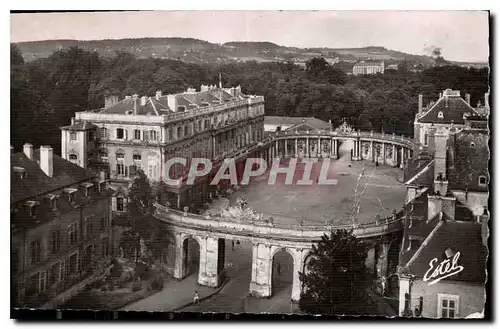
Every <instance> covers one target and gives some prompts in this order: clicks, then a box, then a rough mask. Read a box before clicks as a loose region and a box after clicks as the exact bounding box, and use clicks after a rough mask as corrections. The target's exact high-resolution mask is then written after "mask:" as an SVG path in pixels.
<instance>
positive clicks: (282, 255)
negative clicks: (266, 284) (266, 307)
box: [271, 249, 293, 300]
mask: <svg viewBox="0 0 500 329" xmlns="http://www.w3.org/2000/svg"><path fill="white" fill-rule="evenodd" d="M292 284H293V257H292V255H290V254H289V253H288V252H287V251H285V250H283V249H282V250H280V251H278V252H277V253H275V254H274V256H273V262H272V285H271V287H272V290H271V295H272V296H273V297H278V296H279V297H280V299H287V300H290V299H291V295H292Z"/></svg>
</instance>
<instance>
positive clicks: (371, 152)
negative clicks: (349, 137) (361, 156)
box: [370, 131, 375, 162]
mask: <svg viewBox="0 0 500 329" xmlns="http://www.w3.org/2000/svg"><path fill="white" fill-rule="evenodd" d="M372 133H373V131H372ZM370 158H371V159H372V162H373V161H374V160H375V157H374V156H373V141H370Z"/></svg>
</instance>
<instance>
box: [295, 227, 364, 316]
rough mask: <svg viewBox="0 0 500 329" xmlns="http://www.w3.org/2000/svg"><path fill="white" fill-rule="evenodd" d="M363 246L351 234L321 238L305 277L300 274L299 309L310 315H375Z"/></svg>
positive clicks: (333, 233)
mask: <svg viewBox="0 0 500 329" xmlns="http://www.w3.org/2000/svg"><path fill="white" fill-rule="evenodd" d="M366 252H367V248H366V245H365V244H364V243H363V242H362V241H361V240H359V239H357V238H356V237H355V236H354V235H353V234H352V231H347V230H339V231H335V232H331V233H330V235H329V236H328V235H324V236H323V237H322V239H321V241H320V242H319V243H317V244H314V245H313V248H312V250H311V254H310V256H308V258H307V260H306V262H307V269H308V271H306V273H299V276H300V279H301V281H302V283H303V285H304V289H303V291H302V294H301V297H300V302H299V306H300V309H301V311H304V312H307V313H311V314H335V315H344V314H345V315H357V314H360V315H362V314H364V315H366V314H374V313H373V310H370V307H372V304H371V302H370V300H369V298H367V294H366V292H365V287H366V286H367V284H368V276H367V274H366V270H365V265H364V261H365V259H366Z"/></svg>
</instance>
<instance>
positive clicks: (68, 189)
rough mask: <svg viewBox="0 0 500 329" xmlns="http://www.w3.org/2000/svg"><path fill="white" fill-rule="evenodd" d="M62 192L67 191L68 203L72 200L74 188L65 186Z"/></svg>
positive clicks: (73, 198)
mask: <svg viewBox="0 0 500 329" xmlns="http://www.w3.org/2000/svg"><path fill="white" fill-rule="evenodd" d="M64 192H66V193H68V201H69V203H72V202H74V200H75V192H76V189H75V188H66V189H64Z"/></svg>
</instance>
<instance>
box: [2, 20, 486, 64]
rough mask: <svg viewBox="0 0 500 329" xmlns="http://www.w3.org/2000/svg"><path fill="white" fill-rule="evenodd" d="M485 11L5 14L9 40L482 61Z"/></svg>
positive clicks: (483, 59) (484, 58) (484, 52)
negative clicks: (173, 40) (167, 40)
mask: <svg viewBox="0 0 500 329" xmlns="http://www.w3.org/2000/svg"><path fill="white" fill-rule="evenodd" d="M488 29H489V27H488V13H487V12H485V11H483V12H481V11H427V12H425V11H388V12H380V11H379V12H374V11H371V12H370V11H344V12H339V11H338V12H335V11H281V12H278V11H246V12H245V11H204V12H202V11H191V12H187V11H155V12H148V11H143V12H104V13H41V14H11V41H12V42H21V41H36V40H47V39H79V40H90V39H118V38H140V37H191V38H198V39H203V40H207V41H210V42H215V43H224V42H228V41H270V42H274V43H277V44H280V45H284V46H296V47H332V48H340V47H365V46H383V47H386V48H389V49H393V50H399V51H404V52H407V53H412V54H426V55H428V54H429V53H428V52H429V49H431V48H433V47H439V48H441V52H442V54H443V56H444V57H445V58H446V59H450V60H457V61H487V60H488V54H489V46H488V35H489V33H488Z"/></svg>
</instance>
